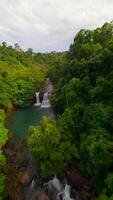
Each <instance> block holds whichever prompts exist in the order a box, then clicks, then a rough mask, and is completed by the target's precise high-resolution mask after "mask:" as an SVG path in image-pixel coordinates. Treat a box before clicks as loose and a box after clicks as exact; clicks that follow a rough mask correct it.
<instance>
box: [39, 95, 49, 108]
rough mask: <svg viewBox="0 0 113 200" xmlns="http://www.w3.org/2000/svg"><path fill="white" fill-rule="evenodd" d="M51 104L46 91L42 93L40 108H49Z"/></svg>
mask: <svg viewBox="0 0 113 200" xmlns="http://www.w3.org/2000/svg"><path fill="white" fill-rule="evenodd" d="M50 107H51V104H50V101H49V98H48V92H46V93H44V97H43V101H42V104H41V108H50Z"/></svg>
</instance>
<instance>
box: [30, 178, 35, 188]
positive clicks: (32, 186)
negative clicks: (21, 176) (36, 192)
mask: <svg viewBox="0 0 113 200" xmlns="http://www.w3.org/2000/svg"><path fill="white" fill-rule="evenodd" d="M34 186H35V180H34V179H33V180H32V182H31V190H32V189H33V188H34Z"/></svg>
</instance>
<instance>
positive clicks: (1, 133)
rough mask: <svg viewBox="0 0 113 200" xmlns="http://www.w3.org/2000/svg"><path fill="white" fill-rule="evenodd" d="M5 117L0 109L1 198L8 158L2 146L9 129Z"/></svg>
mask: <svg viewBox="0 0 113 200" xmlns="http://www.w3.org/2000/svg"><path fill="white" fill-rule="evenodd" d="M4 119H5V115H4V112H3V110H0V200H2V199H3V197H4V194H5V193H4V190H5V177H4V175H3V174H2V168H3V166H4V165H5V163H6V159H5V157H4V155H3V152H2V147H3V145H4V144H5V143H6V141H7V140H8V136H7V132H8V131H7V129H6V128H5V127H4Z"/></svg>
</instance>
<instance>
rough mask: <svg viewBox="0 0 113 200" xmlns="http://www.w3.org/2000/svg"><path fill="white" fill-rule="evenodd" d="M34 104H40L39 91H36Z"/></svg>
mask: <svg viewBox="0 0 113 200" xmlns="http://www.w3.org/2000/svg"><path fill="white" fill-rule="evenodd" d="M34 105H35V106H40V105H41V103H40V100H39V92H36V103H35V104H34Z"/></svg>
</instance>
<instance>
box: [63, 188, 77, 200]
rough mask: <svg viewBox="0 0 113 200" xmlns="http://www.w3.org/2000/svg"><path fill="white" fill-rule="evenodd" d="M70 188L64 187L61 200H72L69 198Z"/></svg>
mask: <svg viewBox="0 0 113 200" xmlns="http://www.w3.org/2000/svg"><path fill="white" fill-rule="evenodd" d="M70 193H71V187H70V185H67V184H66V185H65V189H64V191H63V200H74V199H72V198H71V197H70Z"/></svg>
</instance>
